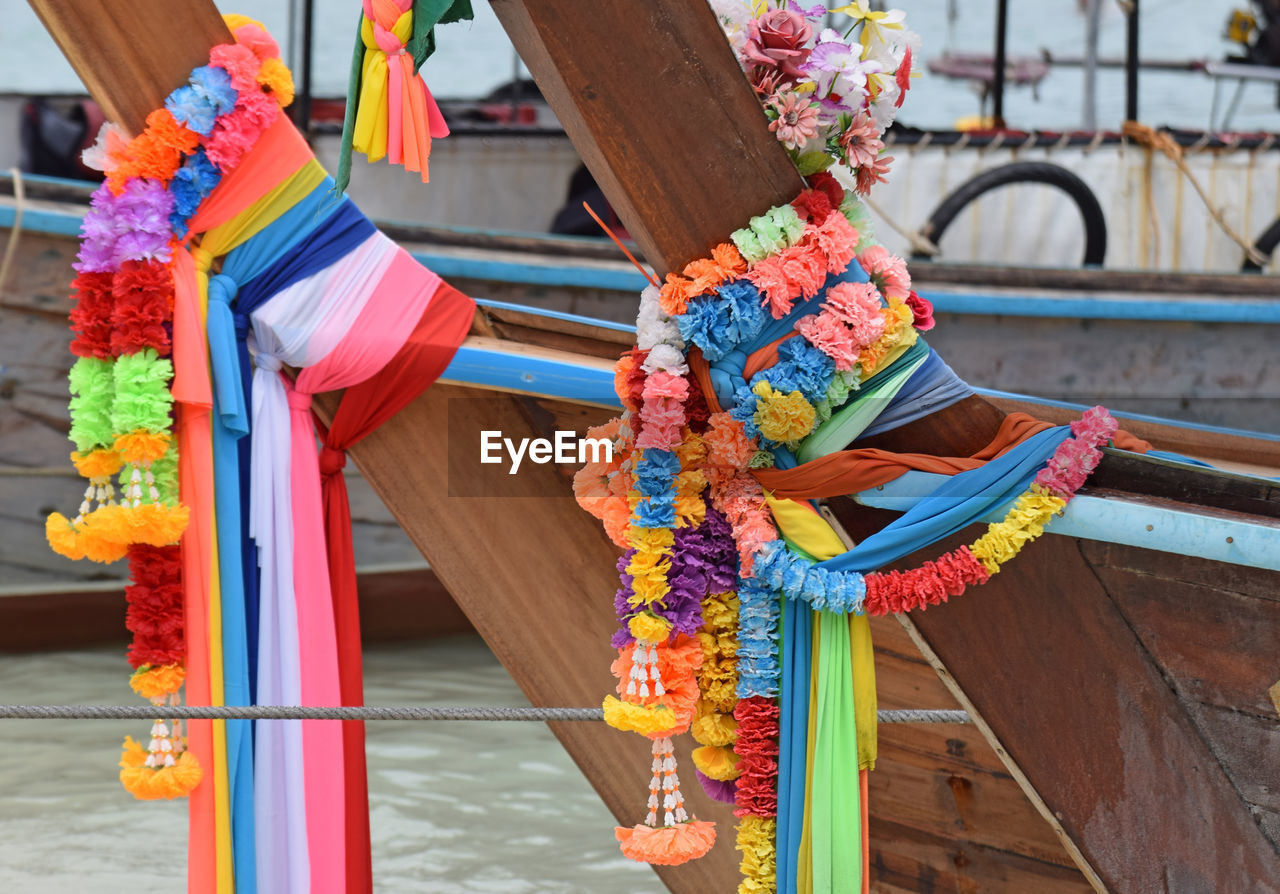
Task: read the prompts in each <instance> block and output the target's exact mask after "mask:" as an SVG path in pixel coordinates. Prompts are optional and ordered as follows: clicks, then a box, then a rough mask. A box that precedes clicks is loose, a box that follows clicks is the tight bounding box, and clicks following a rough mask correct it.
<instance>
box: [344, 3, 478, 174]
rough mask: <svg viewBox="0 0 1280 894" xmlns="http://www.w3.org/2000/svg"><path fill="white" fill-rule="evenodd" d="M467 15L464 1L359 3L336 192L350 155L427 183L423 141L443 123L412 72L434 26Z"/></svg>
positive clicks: (426, 51)
mask: <svg viewBox="0 0 1280 894" xmlns="http://www.w3.org/2000/svg"><path fill="white" fill-rule="evenodd" d="M471 17H472V11H471V3H470V0H417V2H414V0H362V15H361V17H360V33H359V35H358V37H357V39H356V47H355V54H354V58H353V59H352V64H351V78H350V81H349V83H348V86H347V113H346V118H345V120H344V121H343V127H342V149H341V153H340V155H339V157H338V174H337V178H336V180H337V184H336V188H337V190H338V191H339V192H341V191H344V190H345V189H346V188H347V184H348V182H349V181H350V176H351V150H352V149H354V150H355V151H357V152H360V153H363V154H364V155H366V156H368V158H369V161H371V162H373V161H378V160H380V159H382V158H383V157H385V158H386V159H387V160H388V161H390V162H391V163H392V164H402V165H404V166H405V167H406V168H407V169H408V170H410V171H421V172H422V182H423V183H426V182H427V180H428V166H427V159H428V158H429V156H430V155H431V140H432V139H433V138H434V139H442V138H443V137H447V136H448V135H449V126H448V124H446V123H445V120H444V115H442V114H441V112H440V108H439V106H437V105H436V101H435V98H434V97H432V95H431V91H430V90H428V89H427V85H426V83H425V82H424V81H423V79H422V76H421V75H420V74H419V69H420V68H421V67H422V63H423V62H425V61H426V59H427V57H428V56H430V55H431V54H432V53H433V52H434V51H435V32H434V28H435V26H436V25H438V24H445V23H448V22H457V21H462V20H465V19H470V18H471Z"/></svg>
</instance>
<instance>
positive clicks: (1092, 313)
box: [0, 175, 1280, 325]
mask: <svg viewBox="0 0 1280 894" xmlns="http://www.w3.org/2000/svg"><path fill="white" fill-rule="evenodd" d="M27 179H28V180H30V181H31V182H33V183H37V182H50V183H60V182H64V181H62V179H61V178H57V177H37V176H35V175H30V176H28V178H27ZM83 213H84V212H83V211H80V212H78V213H77V212H71V213H67V212H54V211H46V210H43V209H42V210H35V209H28V210H27V211H26V214H25V216H24V219H23V229H25V230H30V231H31V232H35V233H46V234H49V235H59V236H67V235H76V234H78V233H79V231H80V218H81V217H82V216H83ZM13 215H14V212H13V209H12V208H7V207H6V208H0V227H11V226H12V225H13ZM450 229H453V230H456V231H457V232H460V233H469V234H481V235H484V234H488V235H495V236H499V235H511V236H515V235H520V236H529V235H535V234H529V233H516V232H514V231H507V230H486V229H480V228H474V227H450ZM536 235H537V236H538V237H539V238H545V236H544V234H541V233H539V234H536ZM557 241H562V242H565V243H568V244H572V243H574V242H584V241H587V240H585V239H584V238H583V237H558V238H557ZM413 256H414V257H415V258H417V259H418V260H419V261H421V262H422V263H423V264H425V265H427V266H428V267H430V268H431V269H432V270H434V271H435V272H436V273H439V274H440V275H441V276H444V277H446V278H448V277H453V278H456V279H478V280H487V281H490V282H507V283H519V284H523V285H534V286H562V287H572V288H586V289H604V290H606V291H617V292H632V293H639V292H640V290H641V289H643V288H644V287H645V285H646V284H647V280H646V279H645V277H644V276H642V275H641V274H640V272H639V271H637V270H632V269H630V268H626V269H624V268H621V267H618V268H616V269H612V268H609V267H595V266H590V265H574V264H560V263H545V264H542V263H530V262H526V261H514V260H511V261H508V260H489V259H484V260H481V259H477V258H469V257H457V256H454V255H450V254H443V253H441V252H439V251H438V250H430V249H422V250H419V251H415V252H414V253H413ZM920 294H921V295H922V296H923V297H925V298H927V299H928V300H929V301H931V302H932V303H933V306H934V310H935V311H937V312H939V313H954V314H966V315H977V316H1011V317H1060V318H1065V319H1082V320H1145V321H1160V322H1195V323H1261V324H1272V325H1274V324H1280V301H1267V300H1257V299H1248V298H1240V299H1235V298H1219V299H1215V300H1207V299H1202V298H1185V299H1184V298H1169V297H1167V296H1165V297H1159V298H1146V299H1143V298H1130V297H1115V298H1112V297H1098V296H1090V295H1053V296H1048V295H1031V296H1021V295H1009V294H1000V295H996V294H991V293H986V292H970V291H934V290H929V289H925V290H922V291H921V292H920Z"/></svg>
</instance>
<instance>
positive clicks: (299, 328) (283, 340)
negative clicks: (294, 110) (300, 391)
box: [242, 215, 396, 891]
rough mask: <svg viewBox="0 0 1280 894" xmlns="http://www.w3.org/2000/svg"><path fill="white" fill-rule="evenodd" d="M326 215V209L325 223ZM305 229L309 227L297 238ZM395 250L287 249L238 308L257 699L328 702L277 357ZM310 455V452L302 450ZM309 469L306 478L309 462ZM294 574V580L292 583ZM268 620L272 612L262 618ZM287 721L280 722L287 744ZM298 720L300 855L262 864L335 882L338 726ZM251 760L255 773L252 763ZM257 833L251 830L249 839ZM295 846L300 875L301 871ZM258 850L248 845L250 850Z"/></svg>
mask: <svg viewBox="0 0 1280 894" xmlns="http://www.w3.org/2000/svg"><path fill="white" fill-rule="evenodd" d="M335 216H336V215H335ZM333 220H334V218H332V217H331V218H330V223H332V222H333ZM315 236H316V234H314V233H313V234H312V236H311V237H308V239H313V238H314V237H315ZM304 241H306V240H304ZM315 241H319V240H315ZM395 251H396V247H395V245H394V243H392V242H391V241H390V240H389V239H387V238H386V237H385V236H383V235H382V234H380V233H377V232H376V231H374V233H373V235H371V236H369V237H368V238H367V239H366V240H364V241H363V242H361V243H360V244H359V245H358V246H357V247H356V248H355V249H354V250H353V251H351V252H349V253H347V254H346V255H344V256H342V257H340V258H339V260H337V262H336V263H333V264H331V265H329V266H326V267H323V268H322V269H320V270H319V271H318V272H315V273H313V274H312V275H310V276H303V275H301V274H302V273H303V272H304V271H305V269H306V266H307V265H308V262H309V260H310V263H311V264H312V265H313V266H314V264H316V263H323V262H322V261H321V258H323V257H325V255H322V254H309V253H303V252H293V253H290V254H289V255H287V256H285V257H284V258H283V259H282V261H281V263H280V264H279V265H277V267H275V268H273V269H272V270H269V271H268V272H267V273H265V274H263V275H262V276H260V277H258V279H257V280H255V281H254V283H257V282H258V281H261V282H264V283H266V284H267V287H268V288H267V289H266V290H267V291H271V289H270V286H272V285H274V284H276V283H288V285H286V286H285V287H284V288H283V289H281V290H279V291H276V292H275V294H274V295H273V296H272V297H271V298H270V299H269V300H267V301H265V302H263V303H262V304H261V305H260V306H259V307H258V309H257V310H255V311H253V313H252V314H251V315H250V316H251V319H252V324H253V332H252V335H251V347H252V348H254V349H255V350H254V367H255V368H254V373H253V385H252V405H253V426H252V430H251V431H250V439H251V445H252V463H251V469H250V482H251V483H250V502H249V526H250V534H251V535H252V536H253V538H254V540H255V541H257V545H258V555H259V565H260V567H261V573H262V585H261V603H262V606H261V612H262V617H263V625H262V637H261V640H260V643H259V655H260V657H259V692H258V696H259V700H260V701H264V702H265V701H266V700H267V699H268V698H274V697H277V696H278V697H280V698H282V699H284V700H283V701H281V702H280V704H286V705H288V704H293V705H299V704H309V705H337V704H338V703H339V701H340V694H339V690H338V666H337V638H336V634H335V632H334V622H333V604H332V599H331V596H330V592H329V588H328V581H327V579H326V580H315V579H313V578H312V577H310V576H309V573H310V568H311V567H316V566H319V563H316V562H315V554H312V555H304V553H303V550H302V549H301V548H299V545H298V544H297V542H296V541H295V530H294V525H295V520H296V519H297V518H299V512H300V511H302V510H305V509H306V506H305V505H300V504H299V503H298V502H295V499H296V498H297V495H296V494H295V487H294V480H293V474H292V471H291V466H292V463H293V459H294V451H293V448H292V435H291V432H293V431H298V430H299V428H300V425H301V423H300V422H299V418H301V419H302V420H307V419H308V416H307V412H308V408H309V401H298V400H296V399H295V398H293V397H291V390H292V389H291V386H290V385H288V384H287V379H286V377H284V376H283V375H281V372H280V371H281V367H282V365H283V364H286V363H287V364H289V365H291V366H295V367H305V366H309V365H311V364H312V363H315V362H318V361H319V360H320V359H322V358H323V357H324V356H325V355H326V354H328V353H329V351H331V350H332V349H333V348H334V347H335V346H336V345H337V343H338V342H339V341H340V340H341V338H342V336H343V334H344V333H346V332H347V331H348V330H349V329H350V328H351V326H352V324H353V323H354V322H355V320H356V319H357V318H358V317H359V315H360V312H361V311H362V310H363V308H364V306H365V304H366V302H367V301H368V299H369V297H370V295H371V294H372V293H373V290H374V288H375V287H376V285H377V284H378V283H379V282H380V281H381V279H382V276H383V274H384V273H385V272H386V270H387V268H388V266H389V265H390V263H391V260H392V257H393V254H394V252H395ZM254 283H250V284H246V286H245V287H243V289H242V291H243V292H248V291H249V287H250V285H253V284H254ZM306 424H307V425H309V421H307V422H306ZM311 461H312V463H314V461H315V460H314V450H313V451H312V460H311ZM315 474H316V476H317V477H318V475H319V472H318V470H316V472H315ZM317 503H318V500H317ZM317 508H318V507H317ZM304 566H308V567H304ZM320 567H322V566H320ZM300 573H301V574H303V575H304V581H303V582H305V583H306V584H307V587H306V588H305V589H304V588H303V587H300V586H299V583H300V581H299V578H298V575H299V574H300ZM326 577H327V575H326ZM269 622H273V624H272V626H271V627H268V623H269ZM269 633H272V634H274V637H272V636H269V635H268V634H269ZM273 659H274V663H275V666H274V667H273V666H272V665H273ZM264 664H265V665H266V666H267V667H268V668H270V669H271V670H273V671H274V670H278V671H279V676H278V677H277V676H276V675H275V674H274V673H271V674H268V673H267V672H266V670H264V669H263V667H264ZM298 725H299V724H290V725H288V726H286V727H285V728H284V734H285V736H286V738H287V739H288V740H289V742H290V744H291V745H292V743H293V736H294V730H296V728H297V726H298ZM301 726H302V729H301V736H302V738H301V745H302V766H303V768H304V773H303V776H304V779H305V805H306V808H305V827H306V830H307V833H306V840H307V850H306V851H305V852H304V853H302V854H299V853H295V852H294V851H292V850H291V851H290V852H289V856H290V859H289V860H288V862H287V863H285V864H280V863H275V862H274V861H273V863H272V864H271V865H272V866H273V867H274V868H276V869H287V871H288V875H287V877H286V879H285V880H286V881H287V882H288V884H289V885H290V886H291V887H289V888H279V890H290V891H307V890H310V891H341V890H342V886H343V883H344V880H345V877H346V864H345V852H346V848H345V833H344V831H343V829H344V825H345V819H346V814H345V810H344V807H343V804H344V799H343V783H342V778H341V777H340V776H339V775H338V774H337V772H336V769H337V768H338V767H340V766H341V765H342V730H341V728H340V727H337V726H336V725H334V724H327V723H325V724H317V723H311V724H301ZM259 770H260V772H261V771H263V767H262V764H261V763H259ZM267 772H270V770H267ZM300 794H301V793H300V792H293V791H290V792H289V793H288V795H289V798H288V801H287V804H288V805H289V806H296V802H297V798H298V796H299V795H300ZM269 809H270V807H269V804H260V805H259V810H258V813H259V817H261V816H262V815H263V813H264V812H265V811H267V810H269ZM289 819H290V825H291V826H297V825H301V823H300V822H298V820H299V818H298V817H296V816H294V815H290V817H289ZM261 835H262V832H261V830H260V832H259V836H260V837H259V842H260V844H261V843H262V838H261ZM289 843H290V844H292V843H293V842H292V841H290V842H289ZM307 855H309V866H310V876H309V882H308V881H307V879H306V877H305V876H303V875H302V874H301V870H302V869H303V867H304V866H305V865H306V864H307V860H306V856H307ZM265 856H266V855H263V854H261V849H260V860H261V858H262V857H265ZM260 877H261V874H260Z"/></svg>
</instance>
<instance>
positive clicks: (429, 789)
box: [0, 637, 663, 894]
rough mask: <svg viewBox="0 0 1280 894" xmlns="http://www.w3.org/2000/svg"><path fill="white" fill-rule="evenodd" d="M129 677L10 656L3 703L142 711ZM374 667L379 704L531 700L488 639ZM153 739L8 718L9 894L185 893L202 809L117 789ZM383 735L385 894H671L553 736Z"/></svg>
mask: <svg viewBox="0 0 1280 894" xmlns="http://www.w3.org/2000/svg"><path fill="white" fill-rule="evenodd" d="M128 670H129V669H128V665H127V664H126V663H125V661H124V655H123V650H121V649H117V648H105V649H94V650H83V651H76V652H63V653H53V654H40V655H30V656H27V655H23V656H0V701H2V702H5V703H10V704H13V703H28V704H30V703H41V704H60V703H61V704H75V703H79V704H123V705H132V704H137V703H138V699H137V696H135V695H134V694H133V693H132V691H131V690H130V689H129V685H128ZM365 673H366V677H365V681H366V689H367V701H368V702H369V703H370V704H381V705H526V704H528V702H527V701H526V700H525V698H524V697H523V696H522V695H521V694H520V691H519V689H518V688H517V687H516V685H515V683H514V682H512V680H511V678H510V677H509V676H508V675H507V673H506V671H505V670H503V669H502V666H501V665H500V664H498V662H497V661H496V660H495V659H494V658H493V656H492V654H491V653H490V652H489V650H488V649H487V648H486V647H485V645H484V643H483V642H482V641H481V640H480V639H479V638H478V637H457V638H450V639H444V640H437V641H432V642H428V643H422V644H414V645H397V646H383V647H379V648H376V649H373V650H372V651H370V652H369V653H368V654H367V655H366V665H365ZM148 729H149V724H148V723H147V722H146V721H107V720H82V721H77V720H67V721H43V720H41V721H36V720H0V891H3V892H6V894H37V892H41V894H42V892H48V891H74V892H77V894H79V892H84V894H135V892H138V891H147V892H151V894H164V892H180V891H183V890H185V886H186V837H187V810H186V804H185V802H182V803H178V802H173V803H170V802H141V801H136V800H134V799H133V798H132V797H131V796H130V795H129V794H128V793H127V792H125V791H124V790H123V789H122V788H121V787H120V783H119V781H118V779H117V778H116V773H117V769H116V761H117V760H119V753H120V743H121V741H122V740H123V739H124V736H125V735H132V736H134V738H140V737H145V736H146V734H147V732H148ZM367 729H368V760H369V789H370V792H369V801H370V811H371V818H372V834H373V872H374V883H375V887H376V889H377V890H378V891H386V892H396V894H402V892H427V891H430V892H441V894H453V892H502V894H526V892H557V894H559V892H584V894H586V892H592V894H594V892H609V894H615V892H617V894H622V892H637V894H647V892H655V894H656V892H659V891H662V890H663V888H662V887H661V886H660V885H659V884H658V880H657V877H656V876H655V875H654V874H653V873H652V872H651V871H650V870H649V869H648V868H647V867H644V866H640V865H638V864H635V863H632V862H630V861H629V860H627V859H625V858H624V857H622V855H621V854H620V853H619V852H618V850H617V847H616V843H615V842H614V838H613V826H614V821H613V818H612V816H611V815H610V814H609V812H608V811H607V810H606V809H605V808H604V806H603V805H602V804H601V803H600V801H599V800H598V799H597V797H596V795H595V792H594V791H593V790H592V789H591V786H590V785H588V783H587V781H586V780H585V779H584V778H583V776H582V774H581V773H580V772H579V771H578V769H577V767H575V766H574V764H573V762H572V761H571V760H570V759H569V757H568V755H567V754H565V752H564V750H563V749H562V748H561V747H560V745H559V743H558V742H557V741H556V739H555V737H554V736H552V735H551V733H550V732H549V731H548V730H547V728H546V727H545V726H543V725H542V724H538V723H398V722H397V723H392V722H384V723H371V724H369V725H368V727H367ZM644 783H645V780H643V779H639V778H637V780H636V797H637V799H639V798H640V797H641V796H642V795H643V791H642V788H643V786H644ZM639 807H640V801H639V800H637V808H639Z"/></svg>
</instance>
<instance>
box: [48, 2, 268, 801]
mask: <svg viewBox="0 0 1280 894" xmlns="http://www.w3.org/2000/svg"><path fill="white" fill-rule="evenodd" d="M226 18H227V23H228V26H229V27H230V28H231V29H232V31H233V33H234V34H235V36H236V39H237V41H238V43H235V44H226V45H222V46H217V47H214V48H213V49H212V50H211V51H210V55H209V59H210V64H209V65H207V66H202V67H200V68H197V69H195V70H194V71H193V72H192V73H191V77H190V79H189V81H188V83H187V84H186V85H184V86H182V87H179V88H178V89H177V90H175V91H173V93H171V94H170V95H169V96H168V98H167V99H166V100H165V105H164V108H162V109H157V110H156V111H154V112H152V113H151V114H150V115H148V116H147V119H146V124H147V126H146V129H145V130H143V132H142V133H141V134H139V135H138V136H136V137H134V138H132V139H126V136H125V134H124V133H123V131H121V130H120V129H119V128H118V127H116V126H115V125H110V124H109V125H106V126H105V127H104V128H103V131H102V133H101V134H100V135H99V138H98V141H97V143H96V145H95V146H93V147H92V148H91V149H89V150H87V151H86V152H85V162H86V164H89V165H90V166H92V167H95V168H97V169H99V170H102V171H104V173H105V175H106V177H105V180H104V182H103V184H102V185H101V186H100V187H99V188H98V189H97V190H95V191H94V193H93V196H92V198H91V201H90V207H89V211H88V213H87V214H86V215H85V218H84V222H83V224H82V225H81V245H80V251H79V255H78V260H77V262H76V264H75V265H74V266H75V269H76V271H77V273H78V276H77V277H76V279H75V281H74V282H73V283H72V288H73V290H74V293H75V299H76V303H75V306H74V307H73V308H72V310H71V314H70V319H71V328H72V330H73V332H74V333H75V337H74V339H73V340H72V342H71V350H72V353H74V354H75V355H76V356H77V357H78V359H77V360H76V362H75V364H74V365H73V366H72V368H71V372H70V374H69V381H70V388H71V394H72V398H71V403H70V412H71V430H70V437H71V440H72V441H73V443H74V444H75V446H76V451H75V452H74V453H72V455H71V460H72V462H73V464H74V465H75V466H76V469H77V470H78V471H79V472H80V473H81V474H82V475H83V476H84V477H86V478H88V479H89V486H88V489H87V490H86V492H85V497H84V501H83V502H82V503H81V506H80V510H79V512H78V513H77V515H76V516H75V518H73V519H67V518H66V517H65V516H63V515H62V514H61V513H57V512H55V513H52V514H51V515H50V516H49V517H48V519H47V520H46V523H45V533H46V537H47V539H48V541H49V544H50V546H51V547H52V548H53V549H54V551H56V552H58V553H60V554H61V555H64V556H67V557H69V558H72V559H82V558H87V559H90V560H91V561H95V562H114V561H117V560H119V559H122V558H125V557H126V556H127V557H128V559H129V574H130V578H131V579H132V584H131V585H130V586H129V587H128V588H127V589H126V594H127V598H128V602H129V609H128V614H127V618H126V623H127V626H128V627H129V629H130V630H131V631H133V632H134V644H133V647H132V648H131V649H130V652H129V661H130V664H131V665H132V666H133V667H134V669H135V673H134V675H133V678H132V679H131V681H130V683H131V685H132V686H133V688H134V690H135V691H136V692H137V693H138V694H139V695H140V696H142V697H144V698H147V699H149V700H151V701H152V703H153V704H155V705H156V706H157V707H160V706H162V705H164V704H165V703H166V701H167V703H169V704H177V700H178V691H179V690H180V689H181V686H182V683H183V680H184V678H185V669H184V668H185V648H184V642H183V628H184V623H183V599H182V589H181V564H180V561H179V556H178V547H177V546H176V545H175V544H176V543H177V541H178V540H179V538H180V537H181V536H182V532H183V530H184V529H185V528H186V525H187V519H188V510H187V507H185V506H183V505H181V504H180V503H179V502H178V486H177V465H178V458H177V452H176V447H175V441H174V438H173V432H172V425H173V419H172V404H173V397H172V394H171V393H170V391H169V383H170V381H171V379H172V378H173V363H172V361H171V360H170V359H169V355H170V353H171V351H172V345H171V330H172V322H173V304H174V280H173V269H172V260H173V253H174V250H175V245H176V240H178V239H181V238H182V237H183V236H185V235H186V231H187V222H188V221H189V220H190V219H191V217H192V216H193V215H194V214H195V212H196V209H197V208H198V207H199V205H200V203H201V202H202V201H203V200H204V198H205V197H206V196H208V195H209V194H210V193H211V192H212V191H213V189H214V187H216V186H217V185H218V182H219V181H220V179H221V177H222V176H223V175H224V174H225V173H227V172H228V171H230V170H232V169H233V168H234V167H235V166H236V165H238V164H239V163H240V161H241V160H242V159H243V158H244V156H245V154H246V153H247V152H248V151H249V149H250V148H252V146H253V145H254V144H255V143H256V142H257V140H258V137H259V135H260V134H261V133H262V131H263V130H264V129H265V128H266V127H268V126H269V125H270V124H272V123H273V122H274V121H275V119H276V117H277V116H278V115H279V113H280V108H281V106H282V105H286V104H288V102H289V101H291V100H292V96H293V83H292V79H291V76H290V74H289V70H288V68H287V67H285V65H284V63H283V62H281V61H280V58H279V55H280V51H279V47H278V46H277V45H276V43H275V41H274V40H273V39H272V38H271V37H270V36H269V35H268V34H267V33H266V31H265V30H264V29H263V28H262V26H261V25H259V24H258V23H256V22H252V21H251V20H248V19H245V18H244V17H241V16H228V17H226ZM116 475H119V481H120V486H121V499H120V500H117V499H116V490H115V486H114V485H113V484H112V477H113V476H116ZM120 766H121V768H122V769H121V773H120V778H121V782H122V783H123V784H124V786H125V788H126V789H128V790H129V791H130V792H132V793H133V794H134V795H135V796H136V797H139V798H144V799H148V798H173V797H179V796H182V795H185V794H187V793H189V792H190V791H191V789H192V788H194V787H195V786H196V785H197V784H198V783H199V781H200V778H201V770H200V767H199V765H198V764H197V763H196V762H195V758H194V756H193V755H191V753H190V752H188V751H186V750H185V740H184V738H183V736H182V732H181V725H180V724H177V723H174V724H173V726H172V728H170V726H169V725H168V724H166V723H165V722H164V721H161V720H157V721H156V722H155V723H154V724H153V726H152V731H151V741H150V744H149V746H148V748H147V749H146V750H145V751H144V750H143V748H142V746H141V745H139V744H138V743H137V742H135V741H134V740H133V739H132V738H126V740H125V750H124V753H123V755H122V757H121V762H120Z"/></svg>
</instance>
